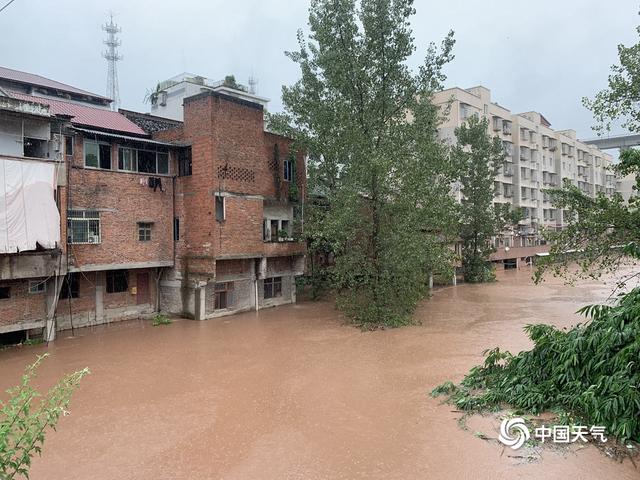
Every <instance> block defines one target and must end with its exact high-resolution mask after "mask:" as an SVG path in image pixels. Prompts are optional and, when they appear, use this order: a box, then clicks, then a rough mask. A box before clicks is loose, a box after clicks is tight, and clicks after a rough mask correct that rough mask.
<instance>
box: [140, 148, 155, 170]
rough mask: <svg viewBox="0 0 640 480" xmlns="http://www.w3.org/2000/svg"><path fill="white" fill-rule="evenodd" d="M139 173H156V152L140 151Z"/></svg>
mask: <svg viewBox="0 0 640 480" xmlns="http://www.w3.org/2000/svg"><path fill="white" fill-rule="evenodd" d="M138 171H139V172H141V173H156V152H150V151H148V150H138Z"/></svg>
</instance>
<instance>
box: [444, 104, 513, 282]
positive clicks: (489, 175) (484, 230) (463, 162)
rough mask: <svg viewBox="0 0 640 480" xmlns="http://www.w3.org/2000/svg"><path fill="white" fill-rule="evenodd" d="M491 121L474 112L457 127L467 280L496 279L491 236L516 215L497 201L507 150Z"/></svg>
mask: <svg viewBox="0 0 640 480" xmlns="http://www.w3.org/2000/svg"><path fill="white" fill-rule="evenodd" d="M488 125H489V123H488V121H487V120H486V119H484V118H483V119H480V118H479V117H477V116H476V115H473V116H471V117H470V118H469V119H468V120H467V121H466V122H465V123H464V124H462V126H460V127H458V128H456V131H455V134H456V139H457V144H456V146H455V148H454V149H453V157H454V158H455V162H456V164H457V166H458V168H459V169H460V189H461V192H462V195H463V196H462V200H461V202H460V205H459V206H458V218H459V234H460V239H461V240H462V272H463V275H464V279H465V281H467V282H486V281H489V280H493V278H494V275H493V269H492V268H491V264H490V263H489V257H490V255H491V254H492V253H493V252H494V251H495V248H494V246H493V244H492V243H491V239H492V237H494V236H495V235H498V234H499V233H501V232H502V231H503V230H504V228H505V227H506V226H507V224H508V223H510V222H513V221H514V219H515V218H514V213H513V212H511V207H510V206H509V205H508V204H497V203H496V204H494V201H493V199H494V195H495V189H494V179H495V177H496V175H497V174H498V173H499V172H500V170H501V169H502V168H505V167H504V163H505V152H504V148H503V146H502V141H501V140H500V139H499V138H498V137H492V136H491V135H489V131H488Z"/></svg>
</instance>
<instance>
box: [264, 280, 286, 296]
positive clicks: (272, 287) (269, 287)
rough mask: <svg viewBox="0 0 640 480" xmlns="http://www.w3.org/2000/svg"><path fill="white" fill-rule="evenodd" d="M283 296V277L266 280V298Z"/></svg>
mask: <svg viewBox="0 0 640 480" xmlns="http://www.w3.org/2000/svg"><path fill="white" fill-rule="evenodd" d="M281 296H282V277H273V278H265V279H264V298H265V299H267V298H275V297H281Z"/></svg>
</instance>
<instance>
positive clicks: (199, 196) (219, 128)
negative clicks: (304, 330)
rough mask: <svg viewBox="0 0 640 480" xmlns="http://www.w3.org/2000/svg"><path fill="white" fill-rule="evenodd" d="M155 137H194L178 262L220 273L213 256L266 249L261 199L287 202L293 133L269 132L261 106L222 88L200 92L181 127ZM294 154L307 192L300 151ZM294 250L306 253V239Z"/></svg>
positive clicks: (183, 181) (180, 188) (180, 184)
mask: <svg viewBox="0 0 640 480" xmlns="http://www.w3.org/2000/svg"><path fill="white" fill-rule="evenodd" d="M155 138H158V139H162V140H172V141H180V142H182V143H186V144H190V145H192V164H193V175H192V176H188V177H178V178H177V179H176V216H178V217H179V218H180V227H181V240H180V242H178V244H177V245H176V257H177V258H176V268H177V270H179V271H181V272H183V275H184V276H187V272H186V271H187V270H189V271H190V272H195V273H198V274H202V273H204V272H206V271H209V272H211V273H214V265H213V260H214V259H215V258H219V257H223V258H224V257H226V256H255V257H260V256H263V255H264V254H265V249H264V243H263V241H262V220H263V199H264V198H268V199H270V201H274V200H281V201H283V202H284V203H286V199H287V198H288V192H289V185H290V183H289V182H285V181H284V170H283V169H284V160H285V159H287V158H289V148H290V144H291V140H289V139H286V138H283V137H281V136H278V135H274V134H270V133H265V132H264V117H263V110H262V107H261V106H259V105H256V104H249V103H248V102H244V101H242V100H238V99H234V98H232V97H228V96H226V95H221V94H217V93H211V92H207V93H203V94H200V95H196V96H194V97H190V98H187V99H185V101H184V125H183V127H181V128H176V129H173V130H168V131H163V132H159V133H158V134H157V135H155ZM276 145H277V155H276V153H275V152H276V148H275V146H276ZM296 161H297V167H296V172H297V179H298V189H299V192H300V193H301V194H304V192H305V189H306V175H305V168H304V161H303V157H302V154H299V155H298V156H297V159H296ZM216 194H222V195H223V196H224V197H225V202H226V205H225V207H226V218H225V220H224V221H222V222H217V221H216V215H215V203H214V202H215V195H216ZM275 248H277V247H275ZM295 251H296V253H303V252H304V246H303V247H302V248H297V249H295ZM276 253H277V252H276ZM281 254H282V253H281Z"/></svg>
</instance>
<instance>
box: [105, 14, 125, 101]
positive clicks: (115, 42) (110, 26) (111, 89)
mask: <svg viewBox="0 0 640 480" xmlns="http://www.w3.org/2000/svg"><path fill="white" fill-rule="evenodd" d="M102 30H104V31H105V32H107V39H106V40H105V41H104V44H105V45H106V46H107V50H106V51H105V52H102V56H103V57H104V58H105V59H106V60H107V64H108V66H109V67H108V71H107V97H109V98H110V99H111V100H113V101H112V102H111V110H118V107H119V106H120V91H119V88H118V66H117V62H118V61H119V60H122V55H119V54H118V47H119V46H120V44H121V42H120V40H119V39H118V37H117V34H118V33H120V32H121V31H122V29H121V28H120V27H119V26H118V25H116V24H114V23H113V13H110V14H109V23H106V24H104V25H103V26H102Z"/></svg>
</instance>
